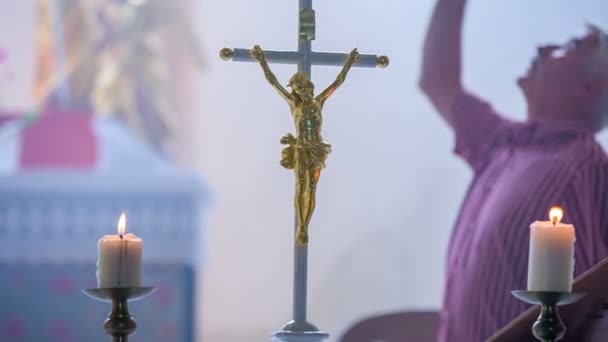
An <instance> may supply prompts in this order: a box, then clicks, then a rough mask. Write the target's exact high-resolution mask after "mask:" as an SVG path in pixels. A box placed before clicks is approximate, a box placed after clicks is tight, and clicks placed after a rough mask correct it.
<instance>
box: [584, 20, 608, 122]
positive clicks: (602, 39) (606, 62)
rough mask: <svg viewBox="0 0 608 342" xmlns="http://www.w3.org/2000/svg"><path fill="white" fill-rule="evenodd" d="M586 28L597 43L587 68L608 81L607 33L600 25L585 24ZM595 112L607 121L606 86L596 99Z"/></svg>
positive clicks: (607, 97) (607, 91)
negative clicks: (594, 36)
mask: <svg viewBox="0 0 608 342" xmlns="http://www.w3.org/2000/svg"><path fill="white" fill-rule="evenodd" d="M587 29H588V30H589V32H591V33H595V34H597V36H598V39H599V41H598V45H597V48H596V50H595V52H594V53H593V54H592V55H591V57H590V59H589V70H590V72H592V73H593V74H595V75H598V76H601V77H603V78H605V79H606V81H607V82H608V34H607V33H606V31H604V30H602V29H601V28H600V27H598V26H596V25H593V24H587ZM594 108H595V110H594V111H595V112H596V113H597V114H600V115H602V117H603V118H604V120H603V121H604V122H605V123H608V87H607V89H605V90H604V94H603V95H602V96H601V97H600V98H599V99H598V101H597V103H596V104H595V106H594Z"/></svg>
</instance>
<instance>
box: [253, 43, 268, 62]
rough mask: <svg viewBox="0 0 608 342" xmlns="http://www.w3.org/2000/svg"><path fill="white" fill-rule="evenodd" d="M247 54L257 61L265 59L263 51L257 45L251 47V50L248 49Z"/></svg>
mask: <svg viewBox="0 0 608 342" xmlns="http://www.w3.org/2000/svg"><path fill="white" fill-rule="evenodd" d="M249 54H250V55H251V57H252V58H253V59H255V60H256V61H258V62H261V61H263V60H264V59H265V58H264V51H262V48H261V47H260V46H259V45H256V46H254V47H253V49H251V51H249Z"/></svg>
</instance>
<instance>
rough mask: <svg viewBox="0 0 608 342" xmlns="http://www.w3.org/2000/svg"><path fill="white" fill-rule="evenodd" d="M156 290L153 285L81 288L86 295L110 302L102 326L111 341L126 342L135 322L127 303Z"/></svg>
mask: <svg viewBox="0 0 608 342" xmlns="http://www.w3.org/2000/svg"><path fill="white" fill-rule="evenodd" d="M154 291H156V288H155V287H107V288H95V289H85V290H82V292H84V293H85V294H86V295H87V296H89V297H91V298H93V299H96V300H99V301H102V302H106V303H112V311H110V315H109V316H108V318H107V319H106V321H105V323H104V325H103V327H104V329H105V331H106V334H108V335H110V336H112V341H113V342H128V341H129V335H131V334H132V333H133V332H135V329H136V328H137V324H136V323H135V320H134V319H133V317H131V314H130V313H129V304H128V302H132V301H135V300H139V299H142V298H144V297H147V296H148V295H150V294H152V293H153V292H154Z"/></svg>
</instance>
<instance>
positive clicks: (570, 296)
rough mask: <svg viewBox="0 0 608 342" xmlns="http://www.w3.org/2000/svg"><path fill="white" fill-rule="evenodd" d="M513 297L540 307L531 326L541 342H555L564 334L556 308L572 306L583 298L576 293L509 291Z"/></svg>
mask: <svg viewBox="0 0 608 342" xmlns="http://www.w3.org/2000/svg"><path fill="white" fill-rule="evenodd" d="M511 293H512V294H513V296H515V297H516V298H517V299H519V300H522V301H524V302H526V303H528V304H534V305H540V306H541V308H540V315H539V316H538V318H537V319H536V322H534V324H533V325H532V334H533V335H534V337H536V338H537V339H538V340H540V341H543V342H555V341H557V340H560V339H561V338H562V337H564V335H565V334H566V326H565V325H564V322H562V320H561V318H560V317H559V312H558V310H557V307H558V306H562V305H567V304H572V303H574V302H576V301H578V300H580V299H581V298H583V297H584V296H585V294H584V293H580V292H579V293H577V292H546V291H511Z"/></svg>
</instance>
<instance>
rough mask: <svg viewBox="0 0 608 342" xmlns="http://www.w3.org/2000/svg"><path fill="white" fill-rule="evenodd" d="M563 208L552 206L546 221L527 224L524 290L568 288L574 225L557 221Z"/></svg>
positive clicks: (570, 282) (570, 281) (572, 257)
mask: <svg viewBox="0 0 608 342" xmlns="http://www.w3.org/2000/svg"><path fill="white" fill-rule="evenodd" d="M563 213H564V212H563V210H562V209H561V208H560V207H553V208H551V211H550V212H549V218H550V221H536V222H534V223H532V225H531V226H530V254H529V260H528V291H552V292H570V291H572V276H573V274H574V241H575V240H576V238H575V234H574V226H573V225H571V224H564V223H561V222H560V220H561V219H562V216H563Z"/></svg>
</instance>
